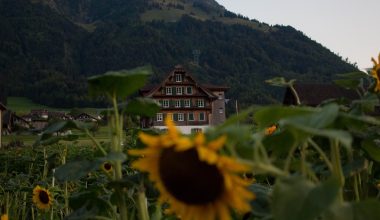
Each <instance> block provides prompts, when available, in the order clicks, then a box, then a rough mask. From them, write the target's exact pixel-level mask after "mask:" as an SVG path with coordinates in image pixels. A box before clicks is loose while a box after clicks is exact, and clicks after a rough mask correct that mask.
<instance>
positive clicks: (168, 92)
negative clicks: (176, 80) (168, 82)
mask: <svg viewBox="0 0 380 220" xmlns="http://www.w3.org/2000/svg"><path fill="white" fill-rule="evenodd" d="M172 94H173V91H172V87H166V95H172Z"/></svg>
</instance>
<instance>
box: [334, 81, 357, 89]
mask: <svg viewBox="0 0 380 220" xmlns="http://www.w3.org/2000/svg"><path fill="white" fill-rule="evenodd" d="M360 82H361V80H360V79H337V80H334V83H335V84H337V85H339V86H341V87H343V88H350V89H356V88H357V87H358V86H359V85H360Z"/></svg>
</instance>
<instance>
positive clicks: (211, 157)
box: [197, 147, 219, 164]
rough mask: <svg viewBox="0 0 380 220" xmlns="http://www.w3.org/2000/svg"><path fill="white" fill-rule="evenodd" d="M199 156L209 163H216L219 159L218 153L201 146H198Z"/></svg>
mask: <svg viewBox="0 0 380 220" xmlns="http://www.w3.org/2000/svg"><path fill="white" fill-rule="evenodd" d="M197 152H198V157H199V159H200V160H201V161H205V162H207V163H208V164H216V162H217V161H218V157H219V156H218V154H216V153H215V152H214V151H211V150H209V149H207V148H205V147H199V148H197Z"/></svg>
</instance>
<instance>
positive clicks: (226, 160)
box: [0, 56, 380, 220]
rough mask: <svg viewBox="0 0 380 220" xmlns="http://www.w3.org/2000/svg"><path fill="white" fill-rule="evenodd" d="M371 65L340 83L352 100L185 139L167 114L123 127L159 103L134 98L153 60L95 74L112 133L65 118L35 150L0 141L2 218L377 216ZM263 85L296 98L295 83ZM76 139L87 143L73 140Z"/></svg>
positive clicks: (251, 119) (377, 127) (233, 122)
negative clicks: (153, 125) (100, 137)
mask: <svg viewBox="0 0 380 220" xmlns="http://www.w3.org/2000/svg"><path fill="white" fill-rule="evenodd" d="M372 61H373V63H374V66H373V68H372V69H371V70H370V72H369V73H364V72H354V73H347V74H341V75H339V77H340V79H339V80H336V81H335V83H336V84H338V85H340V86H343V87H345V88H347V89H352V90H355V91H356V92H357V93H358V97H360V98H359V99H357V100H353V101H352V100H350V101H348V100H325V102H323V103H322V104H321V105H319V106H317V107H309V106H303V105H301V103H299V104H298V105H296V106H282V105H273V106H263V107H255V108H253V107H252V108H249V109H246V110H245V111H243V112H240V113H239V115H236V116H232V117H230V118H229V119H228V120H227V121H226V122H225V123H224V124H222V125H220V126H217V127H213V128H210V129H209V130H207V131H206V132H205V133H195V134H192V135H184V134H181V133H180V132H179V130H178V129H177V128H176V125H175V123H174V122H173V121H171V120H170V119H169V118H170V117H168V118H167V119H166V120H165V123H166V126H167V128H168V129H167V130H166V131H157V130H154V129H141V128H139V126H138V125H136V124H134V123H126V121H128V120H130V119H131V118H133V119H135V120H137V121H138V119H139V118H141V117H152V116H154V115H155V114H156V113H157V112H158V111H159V109H160V106H159V104H157V103H156V102H154V101H152V100H150V99H145V98H132V97H133V94H134V93H135V92H136V91H137V90H138V89H139V88H141V87H142V86H144V84H145V82H146V80H147V77H148V76H149V74H150V72H151V71H150V68H147V67H140V68H136V69H132V70H123V71H118V72H107V73H105V74H103V75H98V76H93V77H91V78H89V79H88V83H89V90H90V93H91V94H92V95H93V96H103V97H106V98H108V100H109V101H110V105H111V106H112V107H111V108H110V109H109V110H108V114H107V115H108V124H109V130H110V132H109V141H107V142H98V141H97V140H96V139H95V138H94V137H93V136H92V135H91V132H90V130H91V127H90V126H89V125H87V124H82V123H79V122H74V121H62V122H57V123H55V124H52V125H50V126H49V127H48V128H46V129H45V131H44V132H43V133H42V135H40V136H39V137H38V139H37V140H36V142H35V144H34V145H33V146H31V147H30V148H29V147H28V148H23V149H11V150H4V149H1V150H0V159H1V163H0V184H1V185H0V206H1V209H0V216H1V220H9V219H12V220H14V219H21V220H26V219H32V220H34V219H36V220H37V219H44V220H48V219H51V220H53V219H67V220H85V219H95V220H96V219H98V220H128V219H129V220H135V219H139V220H150V219H151V220H159V219H165V220H175V219H183V220H259V219H260V220H272V219H273V220H375V219H380V217H379V216H380V201H379V199H380V165H379V163H380V120H379V119H378V116H376V115H375V114H374V112H375V111H374V110H375V108H376V106H379V104H380V103H379V95H378V92H380V56H379V58H378V60H375V59H373V60H372ZM267 83H269V84H271V85H273V86H281V87H289V88H290V89H291V90H292V91H293V92H294V95H295V97H298V94H297V93H296V92H295V90H294V88H293V83H294V80H290V81H286V80H285V79H283V78H274V79H271V80H268V81H267ZM125 100H128V102H125ZM126 119H128V120H126ZM73 129H76V130H78V133H76V135H57V134H58V133H62V134H65V133H64V131H66V130H73ZM80 135H86V136H87V137H88V139H89V140H91V141H92V144H91V145H89V146H80V145H79V144H78V142H77V141H76V140H77V139H78V137H79V136H80Z"/></svg>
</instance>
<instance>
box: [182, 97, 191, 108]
mask: <svg viewBox="0 0 380 220" xmlns="http://www.w3.org/2000/svg"><path fill="white" fill-rule="evenodd" d="M183 105H184V106H185V108H190V106H191V101H190V99H185V100H184V101H183Z"/></svg>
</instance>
